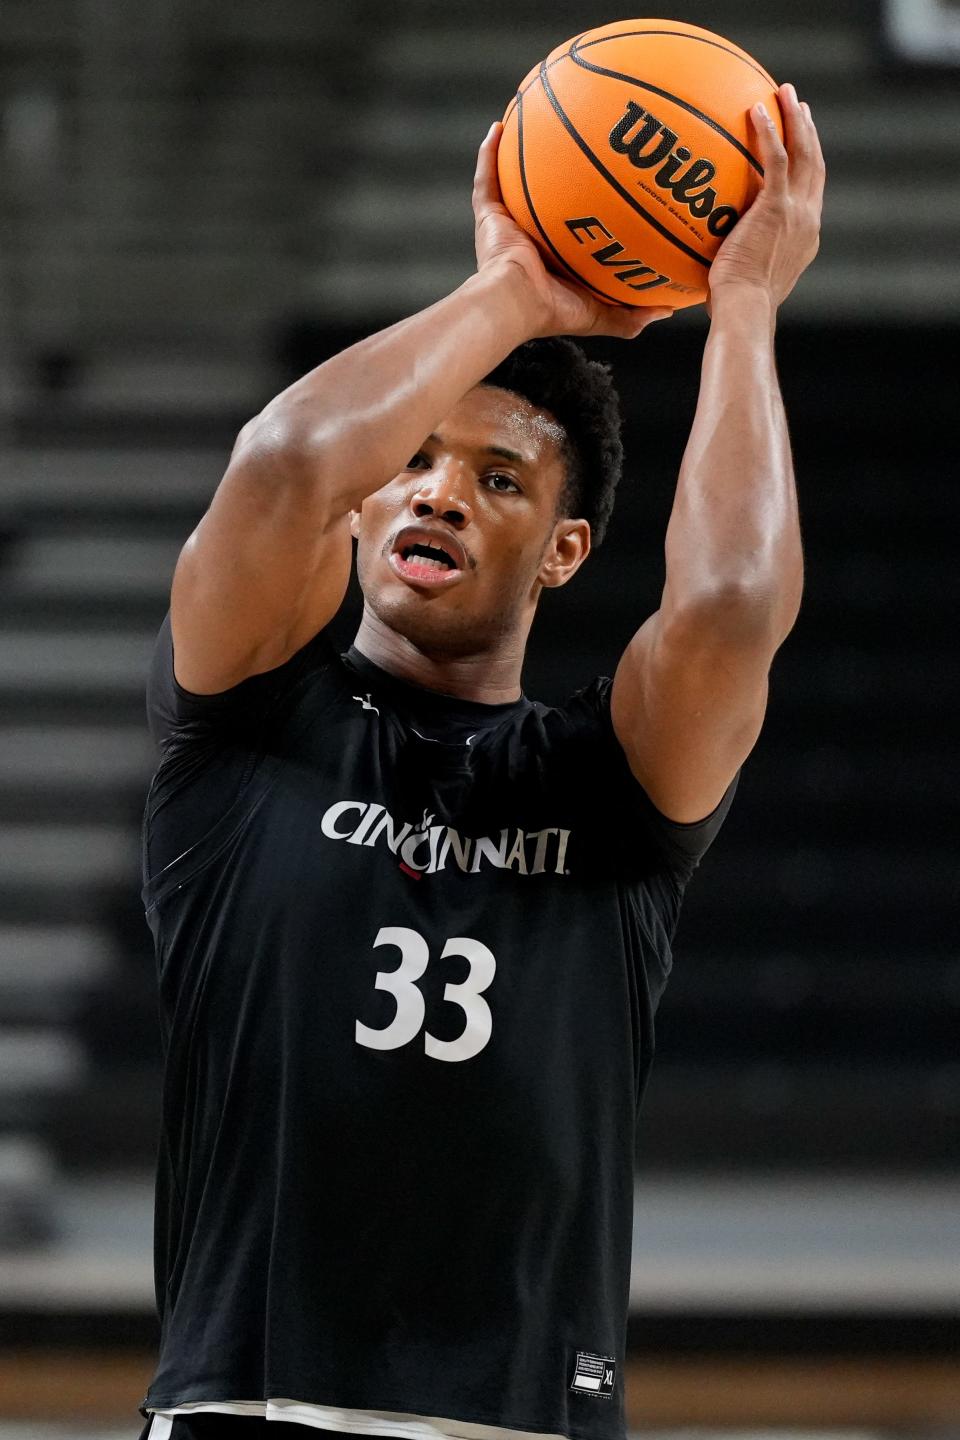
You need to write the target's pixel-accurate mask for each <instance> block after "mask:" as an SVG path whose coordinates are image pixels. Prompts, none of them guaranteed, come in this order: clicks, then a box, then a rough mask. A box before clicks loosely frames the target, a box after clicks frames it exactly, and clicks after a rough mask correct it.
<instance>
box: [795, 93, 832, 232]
mask: <svg viewBox="0 0 960 1440" xmlns="http://www.w3.org/2000/svg"><path fill="white" fill-rule="evenodd" d="M800 108H801V110H802V111H803V113H804V116H805V117H806V120H807V125H808V127H809V130H810V180H809V187H810V188H809V190H808V195H809V197H810V199H811V200H812V201H813V202H814V204H815V205H816V206H817V207H818V209H821V208H822V206H823V187H824V184H825V183H826V179H827V166H826V162H825V161H824V158H823V149H822V147H821V145H820V136H819V135H818V134H817V127H816V125H815V124H814V121H813V115H812V114H811V113H810V106H809V105H808V104H807V102H806V100H803V101H801V104H800Z"/></svg>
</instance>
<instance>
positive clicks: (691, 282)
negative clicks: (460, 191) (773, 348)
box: [499, 20, 783, 309]
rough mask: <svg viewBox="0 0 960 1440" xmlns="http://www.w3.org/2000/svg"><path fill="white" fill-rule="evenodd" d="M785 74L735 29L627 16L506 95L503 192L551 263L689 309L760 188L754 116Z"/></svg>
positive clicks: (643, 298)
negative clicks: (726, 33)
mask: <svg viewBox="0 0 960 1440" xmlns="http://www.w3.org/2000/svg"><path fill="white" fill-rule="evenodd" d="M757 101H762V102H763V103H764V104H765V105H766V107H767V110H768V112H769V114H770V115H771V116H772V117H773V119H774V123H775V124H776V126H777V128H778V130H779V131H780V133H781V136H782V133H783V132H782V125H781V120H780V109H779V105H778V104H777V86H776V83H775V81H774V80H773V79H771V77H770V76H769V75H768V74H767V72H766V70H764V69H763V67H762V66H761V65H759V64H758V63H757V62H756V60H754V59H753V58H752V57H751V56H750V55H748V54H747V53H746V51H744V50H741V49H739V47H738V46H736V45H733V44H732V43H731V42H730V41H729V40H725V39H723V37H722V36H720V35H714V34H712V32H711V31H709V30H701V29H700V28H699V27H698V26H696V25H686V24H684V23H682V22H681V21H676V20H621V21H619V22H615V23H614V24H612V25H603V26H600V27H599V28H598V29H596V30H588V31H586V32H585V33H584V34H583V35H578V36H576V37H575V38H574V39H572V40H567V41H565V42H564V43H563V44H562V45H559V46H558V47H557V48H556V49H555V50H554V51H552V52H551V54H550V55H548V56H547V58H546V60H544V61H543V62H542V64H540V65H537V66H535V67H534V68H533V69H532V70H531V71H530V73H529V74H528V75H527V76H526V77H525V78H524V80H523V81H522V83H521V85H520V87H519V90H518V91H517V94H516V95H515V96H514V98H513V100H511V102H510V104H509V106H508V107H507V111H506V114H505V115H504V120H503V126H504V128H503V135H502V137H501V140H500V150H499V172H500V187H501V190H502V192H503V199H504V203H505V204H506V206H507V208H508V210H509V211H510V213H511V214H512V215H513V217H514V219H515V220H516V221H517V222H518V223H519V224H520V225H521V226H522V227H523V229H524V230H526V232H527V233H528V234H529V235H530V237H531V239H533V240H534V241H535V242H536V244H537V245H538V246H539V248H540V251H541V252H542V254H543V256H544V259H545V261H546V263H547V264H548V265H549V267H550V268H551V269H552V270H555V271H556V272H557V273H558V274H560V275H563V276H566V277H567V278H570V279H573V280H576V281H578V282H579V283H580V284H581V285H584V286H586V288H587V289H588V290H590V291H592V292H593V293H594V294H595V295H598V296H600V297H601V298H602V299H603V300H606V301H608V302H610V303H611V304H616V305H666V306H670V307H672V308H674V309H679V308H681V307H683V306H686V305H696V304H698V303H699V302H700V301H702V300H705V299H706V297H707V273H708V271H709V269H710V264H711V262H712V260H713V258H714V256H715V255H716V253H717V250H718V249H719V248H720V245H721V243H722V242H723V239H724V237H725V236H727V235H728V234H729V233H730V231H731V230H732V229H733V227H734V225H736V223H737V221H738V220H739V219H740V217H741V216H742V215H743V213H744V212H745V211H746V210H747V209H748V208H749V206H750V204H751V203H752V202H753V200H754V198H755V197H756V195H757V192H758V190H759V188H760V182H761V179H762V177H763V166H762V165H761V163H760V160H759V157H758V152H757V145H756V136H755V134H754V132H753V127H752V125H751V123H750V117H749V112H750V108H751V106H753V105H755V104H756V103H757Z"/></svg>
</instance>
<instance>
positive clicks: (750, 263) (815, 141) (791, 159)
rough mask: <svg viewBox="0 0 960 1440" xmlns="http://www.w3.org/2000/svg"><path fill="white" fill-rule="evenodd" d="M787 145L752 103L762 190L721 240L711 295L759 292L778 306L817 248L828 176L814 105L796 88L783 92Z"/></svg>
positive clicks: (788, 87) (783, 87) (712, 273)
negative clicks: (737, 289)
mask: <svg viewBox="0 0 960 1440" xmlns="http://www.w3.org/2000/svg"><path fill="white" fill-rule="evenodd" d="M779 98H780V110H781V113H782V115H783V128H784V138H785V140H786V144H785V145H784V144H782V143H781V141H780V136H779V135H778V134H777V129H776V126H775V125H774V123H773V121H772V120H771V118H770V116H769V115H767V114H766V113H765V111H764V110H763V108H762V107H761V106H759V105H755V106H754V107H753V109H752V110H751V111H750V120H751V123H752V124H753V128H754V130H755V132H756V135H757V143H758V146H759V150H760V159H761V161H762V162H763V169H764V179H763V187H762V189H761V191H760V193H759V195H758V196H757V198H756V200H754V202H753V204H752V205H751V206H750V209H749V210H748V211H747V213H746V215H744V217H743V219H742V220H740V221H739V222H738V224H737V225H736V227H735V229H734V230H732V231H731V233H730V235H729V236H728V237H727V239H726V240H724V242H723V244H722V245H721V246H720V249H719V250H718V251H717V256H716V259H715V260H714V262H713V264H712V265H711V267H710V277H709V278H710V297H711V299H715V298H716V296H717V294H718V293H719V292H720V291H721V290H722V289H726V288H727V287H729V286H744V285H746V286H749V287H751V288H753V289H756V288H759V289H761V290H762V291H763V292H764V293H766V294H767V295H769V297H770V299H771V300H772V302H773V304H774V305H775V306H776V305H779V304H781V302H782V301H784V300H785V299H786V297H787V296H788V295H789V294H790V291H791V290H792V289H793V287H794V285H796V283H797V281H798V280H799V279H800V276H801V275H802V274H803V272H804V270H806V268H807V266H808V265H809V264H810V262H811V260H812V259H813V258H814V256H815V255H816V253H817V250H818V248H819V245H820V212H821V209H822V207H823V185H824V180H825V178H826V170H825V167H824V163H823V152H822V151H821V149H820V140H819V137H818V135H817V128H816V126H815V125H814V123H813V118H812V116H811V114H810V106H809V105H807V104H801V103H800V101H799V100H798V99H797V92H796V90H795V89H794V87H793V86H792V85H781V86H780V95H779Z"/></svg>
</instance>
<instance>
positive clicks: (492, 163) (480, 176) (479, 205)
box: [473, 120, 503, 220]
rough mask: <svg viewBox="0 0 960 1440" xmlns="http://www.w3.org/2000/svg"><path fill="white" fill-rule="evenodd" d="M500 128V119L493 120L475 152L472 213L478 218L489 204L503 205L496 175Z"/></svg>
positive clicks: (501, 128) (501, 127)
mask: <svg viewBox="0 0 960 1440" xmlns="http://www.w3.org/2000/svg"><path fill="white" fill-rule="evenodd" d="M502 130H503V126H502V125H501V123H500V121H499V120H495V121H494V123H493V124H492V125H491V126H490V129H489V130H488V131H487V134H486V138H485V140H484V142H483V144H482V145H481V146H480V150H479V153H478V154H477V169H476V173H475V174H474V177H473V213H474V214H475V215H476V217H477V219H478V220H479V219H480V217H481V215H482V214H483V213H484V212H485V211H486V210H488V209H489V208H490V207H491V206H493V205H499V206H502V205H503V197H502V196H501V194H500V180H499V177H498V175H497V148H498V146H499V144H500V134H501V131H502Z"/></svg>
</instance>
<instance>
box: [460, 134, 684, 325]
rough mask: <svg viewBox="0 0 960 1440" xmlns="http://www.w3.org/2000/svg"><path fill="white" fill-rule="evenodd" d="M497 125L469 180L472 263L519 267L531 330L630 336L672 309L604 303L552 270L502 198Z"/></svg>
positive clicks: (483, 145)
mask: <svg viewBox="0 0 960 1440" xmlns="http://www.w3.org/2000/svg"><path fill="white" fill-rule="evenodd" d="M502 130H503V126H502V125H501V124H500V123H499V121H498V122H497V124H495V125H493V126H491V128H490V132H489V134H488V135H487V138H486V140H484V142H483V144H482V145H481V146H480V154H479V155H478V157H477V173H476V175H475V177H474V182H473V214H474V220H475V231H474V238H475V244H476V250H477V269H478V270H485V269H487V267H488V266H495V265H498V264H510V265H515V266H517V267H518V269H519V270H520V272H521V273H522V274H523V276H524V279H525V281H526V283H527V285H528V286H529V295H530V298H531V302H532V311H531V313H532V314H533V315H534V316H535V317H536V318H535V322H534V323H535V326H536V328H535V330H534V332H533V334H535V335H615V336H617V337H618V338H620V339H622V340H632V339H633V338H634V337H635V336H637V335H639V334H640V331H641V330H643V329H645V328H646V326H647V325H649V324H651V323H652V322H653V321H654V320H662V319H664V318H666V316H668V315H671V314H672V313H673V312H672V311H671V310H665V309H656V308H653V307H650V308H647V307H643V308H641V307H633V306H631V307H629V308H621V307H619V306H616V305H606V304H605V303H604V302H603V301H602V300H598V299H597V297H596V296H594V295H591V294H590V292H589V290H586V289H584V288H583V286H581V285H577V284H576V283H575V282H574V281H572V280H561V279H560V278H559V276H557V275H553V274H551V272H550V271H549V270H548V269H547V267H546V266H545V265H544V263H543V260H542V259H541V256H540V252H539V250H538V249H537V247H536V245H534V243H533V241H532V240H531V239H530V237H529V235H527V234H526V232H525V231H524V230H522V229H521V228H520V226H519V225H518V224H517V222H516V221H515V220H514V218H513V216H512V215H511V214H510V212H509V210H508V209H507V207H506V206H505V205H504V203H503V196H502V195H501V193H500V181H499V178H498V175H497V148H498V146H499V144H500V135H501V132H502ZM531 338H533V335H531Z"/></svg>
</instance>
